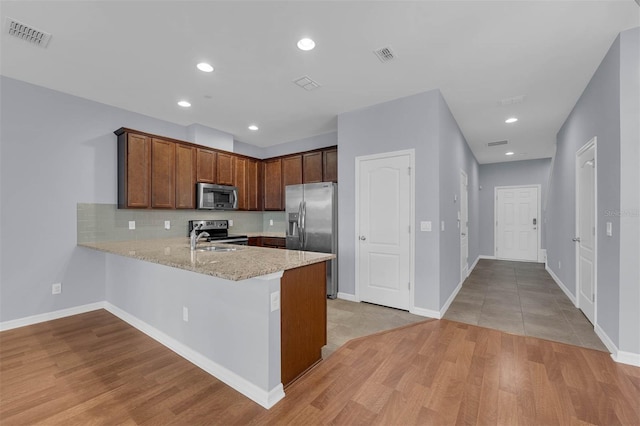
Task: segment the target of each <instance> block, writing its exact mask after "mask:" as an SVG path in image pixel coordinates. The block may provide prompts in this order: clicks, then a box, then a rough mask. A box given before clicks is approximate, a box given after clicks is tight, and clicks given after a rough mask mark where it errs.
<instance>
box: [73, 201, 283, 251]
mask: <svg viewBox="0 0 640 426" xmlns="http://www.w3.org/2000/svg"><path fill="white" fill-rule="evenodd" d="M198 219H229V220H233V227H232V228H230V229H229V233H230V234H244V233H251V232H284V231H285V229H286V228H285V213H284V212H244V211H233V212H229V211H223V212H219V211H218V212H209V211H203V210H136V209H118V206H117V205H116V204H90V203H78V205H77V224H78V233H77V235H78V243H87V242H101V241H127V240H150V239H156V238H174V237H186V236H187V222H188V221H189V220H198ZM167 220H168V221H170V223H171V228H170V229H168V230H167V229H165V228H164V222H165V221H167ZM129 221H135V226H136V229H134V230H130V229H129ZM271 221H273V225H271Z"/></svg>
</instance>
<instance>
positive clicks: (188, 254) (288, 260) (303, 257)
mask: <svg viewBox="0 0 640 426" xmlns="http://www.w3.org/2000/svg"><path fill="white" fill-rule="evenodd" d="M78 246H80V247H87V248H90V249H95V250H100V251H104V252H107V253H111V254H117V255H120V256H125V257H131V258H133V259H139V260H144V261H147V262H153V263H159V264H161V265H165V266H172V267H174V268H180V269H186V270H187V271H193V272H197V273H199V274H205V275H212V276H214V277H218V278H223V279H226V280H232V281H241V280H246V279H249V278H254V277H259V276H261V275H268V274H271V273H274V272H279V271H285V270H287V269H294V268H299V267H301V266H305V265H311V264H313V263H318V262H324V261H326V260H331V259H335V257H336V256H335V255H334V254H330V253H313V252H308V251H296V250H284V249H272V248H266V247H249V246H237V245H230V244H213V243H203V242H199V243H198V248H202V247H207V246H218V247H233V248H236V249H237V250H236V251H229V252H215V251H195V252H192V251H191V250H190V249H189V239H188V238H171V239H158V240H136V241H114V242H99V243H79V244H78Z"/></svg>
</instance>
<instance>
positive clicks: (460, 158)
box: [338, 90, 479, 311]
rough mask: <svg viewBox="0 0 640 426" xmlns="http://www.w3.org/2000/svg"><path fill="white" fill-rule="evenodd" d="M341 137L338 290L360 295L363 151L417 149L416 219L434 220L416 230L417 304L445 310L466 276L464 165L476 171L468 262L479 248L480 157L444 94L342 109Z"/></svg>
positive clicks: (472, 177) (469, 171) (471, 185)
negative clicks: (358, 166)
mask: <svg viewBox="0 0 640 426" xmlns="http://www.w3.org/2000/svg"><path fill="white" fill-rule="evenodd" d="M338 144H339V146H340V149H339V150H338V160H339V161H338V174H339V176H340V185H339V188H338V209H339V217H340V223H339V232H338V235H339V237H338V238H339V246H340V273H339V277H340V278H339V283H340V288H339V291H340V292H341V293H347V294H355V268H356V259H355V244H356V234H357V230H356V229H355V198H356V187H355V161H356V158H357V157H360V156H364V155H371V154H379V153H384V152H392V151H399V150H405V149H415V161H416V165H415V168H416V169H415V182H416V185H415V190H416V193H415V208H416V211H415V220H416V223H414V224H413V226H414V229H420V226H419V224H420V221H431V222H432V223H433V231H432V232H416V234H415V305H416V307H418V308H424V309H431V310H435V311H439V310H440V308H441V307H442V305H443V304H444V303H445V302H446V300H447V299H448V298H449V297H450V296H451V294H452V293H453V291H454V290H455V288H456V286H457V285H458V283H459V282H460V266H459V265H460V262H459V259H460V239H459V233H458V231H457V211H458V206H457V205H454V204H453V202H452V201H453V195H454V194H458V195H459V193H460V169H464V170H465V171H466V172H467V175H468V176H469V217H470V224H469V226H470V230H471V231H470V232H472V236H471V238H470V243H469V258H470V262H469V263H470V265H469V266H471V263H473V261H474V260H475V258H476V257H477V255H478V252H479V249H478V247H479V242H478V241H479V239H478V232H477V230H478V222H477V220H476V218H477V216H478V196H477V191H476V190H474V188H477V187H478V164H477V162H476V160H475V157H474V156H473V154H472V153H471V151H470V149H469V147H468V145H467V143H466V141H465V139H464V137H463V135H462V133H461V131H460V129H459V128H458V125H457V123H456V121H455V119H454V118H453V116H452V115H451V112H450V111H449V108H448V107H447V104H446V102H445V101H444V99H443V98H442V95H441V94H440V92H439V91H438V90H434V91H430V92H426V93H420V94H417V95H413V96H409V97H406V98H402V99H397V100H393V101H389V102H385V103H383V104H379V105H374V106H371V107H367V108H363V109H359V110H356V111H352V112H348V113H344V114H340V115H339V116H338ZM444 203H447V205H446V206H444ZM440 220H444V221H445V223H446V226H445V231H444V232H441V231H440V226H439V224H440Z"/></svg>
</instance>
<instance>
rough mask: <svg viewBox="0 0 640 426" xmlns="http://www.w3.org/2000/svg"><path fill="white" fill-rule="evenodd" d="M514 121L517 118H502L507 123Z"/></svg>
mask: <svg viewBox="0 0 640 426" xmlns="http://www.w3.org/2000/svg"><path fill="white" fill-rule="evenodd" d="M516 121H518V119H517V118H515V117H511V118H507V119H506V120H504V122H505V123H507V124H511V123H515V122H516Z"/></svg>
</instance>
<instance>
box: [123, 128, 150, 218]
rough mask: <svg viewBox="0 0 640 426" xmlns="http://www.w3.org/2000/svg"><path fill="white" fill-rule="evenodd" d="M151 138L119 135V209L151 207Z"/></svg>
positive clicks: (129, 134) (133, 134) (131, 134)
mask: <svg viewBox="0 0 640 426" xmlns="http://www.w3.org/2000/svg"><path fill="white" fill-rule="evenodd" d="M150 190H151V138H149V137H148V136H143V135H137V134H135V133H124V132H123V133H119V134H118V208H121V209H124V208H142V209H144V208H148V207H149V206H150V205H151V193H150Z"/></svg>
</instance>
